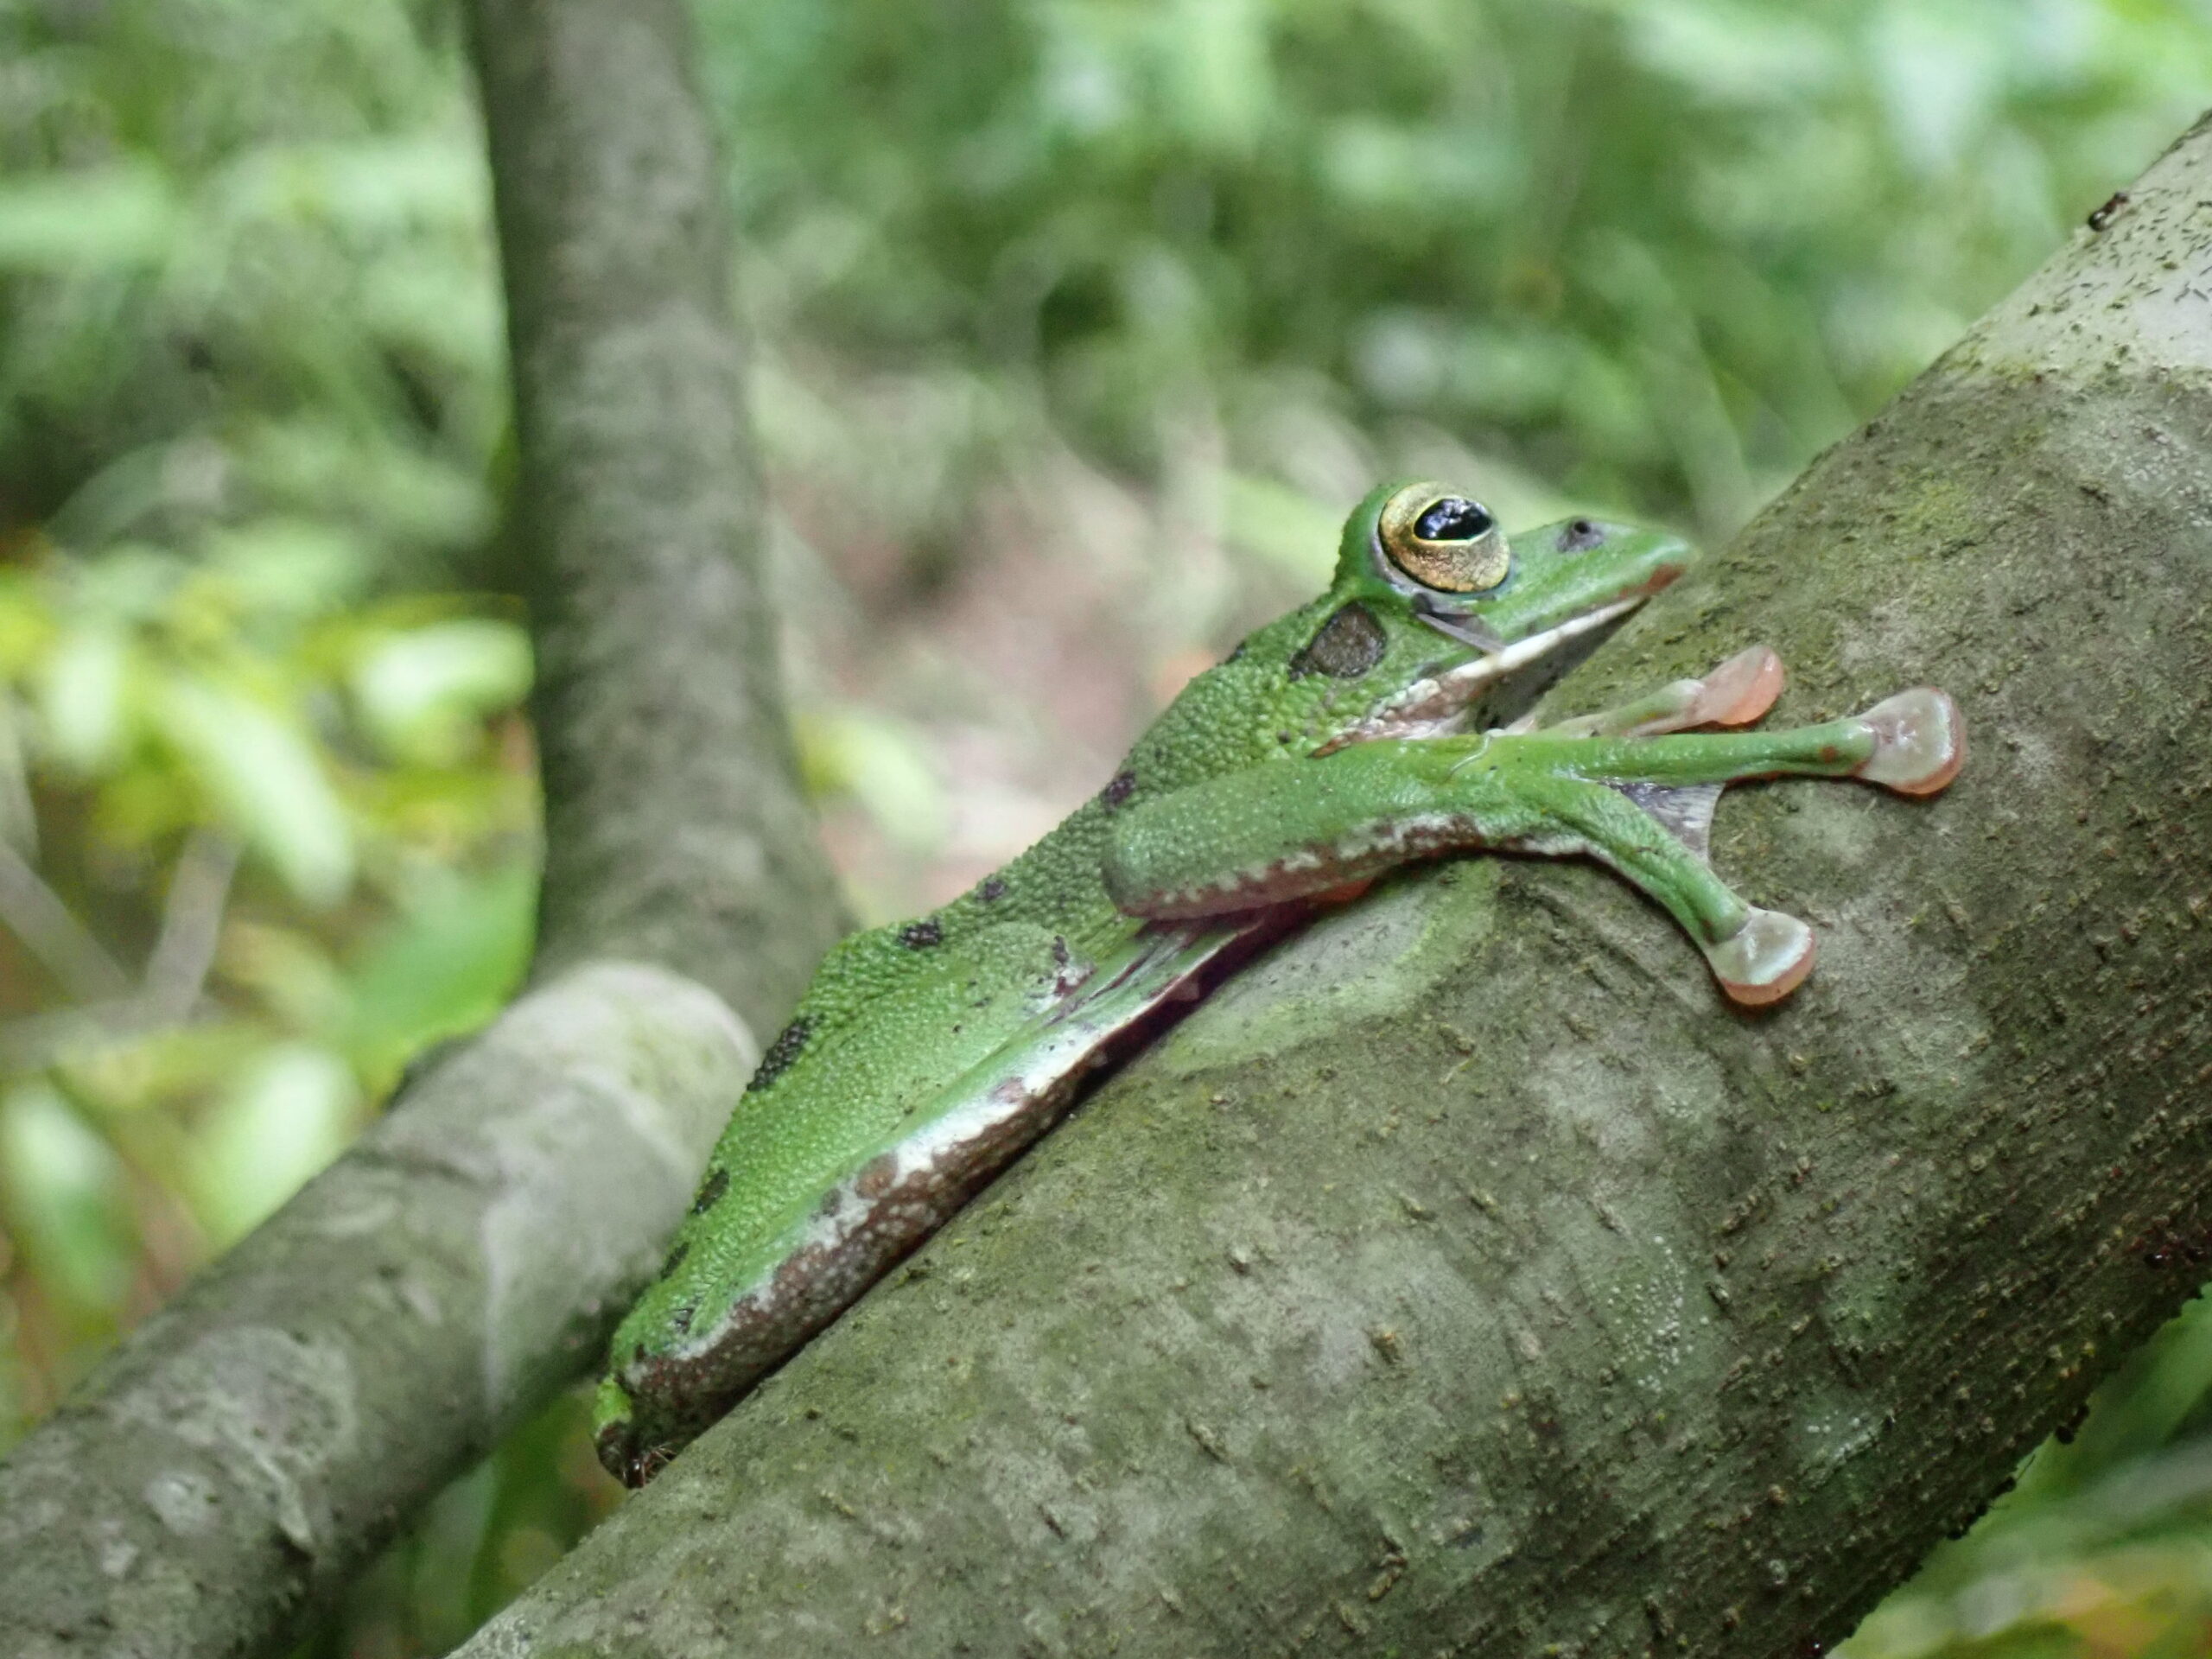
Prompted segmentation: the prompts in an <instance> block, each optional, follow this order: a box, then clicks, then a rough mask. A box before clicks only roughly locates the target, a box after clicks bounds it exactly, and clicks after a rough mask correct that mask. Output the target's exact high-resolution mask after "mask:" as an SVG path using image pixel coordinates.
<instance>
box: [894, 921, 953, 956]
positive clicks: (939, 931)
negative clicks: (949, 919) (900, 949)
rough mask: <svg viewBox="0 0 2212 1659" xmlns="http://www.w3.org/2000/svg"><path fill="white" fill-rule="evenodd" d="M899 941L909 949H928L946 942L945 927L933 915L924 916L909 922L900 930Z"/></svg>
mask: <svg viewBox="0 0 2212 1659" xmlns="http://www.w3.org/2000/svg"><path fill="white" fill-rule="evenodd" d="M899 944H903V945H905V946H906V948H907V949H908V950H928V949H929V948H930V947H931V945H933V944H944V928H942V927H940V926H939V925H938V923H937V921H936V918H933V917H926V916H925V917H924V918H922V919H921V920H920V921H918V922H909V923H907V924H906V926H904V927H902V928H900V929H899Z"/></svg>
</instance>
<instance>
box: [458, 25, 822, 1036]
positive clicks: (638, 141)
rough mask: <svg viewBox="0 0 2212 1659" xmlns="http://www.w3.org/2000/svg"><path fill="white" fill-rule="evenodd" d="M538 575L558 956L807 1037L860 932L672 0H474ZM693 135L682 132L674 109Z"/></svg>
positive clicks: (718, 208)
mask: <svg viewBox="0 0 2212 1659" xmlns="http://www.w3.org/2000/svg"><path fill="white" fill-rule="evenodd" d="M469 15H470V21H471V27H472V35H473V41H474V46H475V50H476V56H477V62H478V68H479V75H480V81H481V84H482V86H483V90H484V106H485V117H486V127H487V129H488V131H489V135H490V139H491V146H492V168H493V181H494V191H495V195H496V199H497V201H498V206H499V240H500V245H501V248H502V249H503V250H504V252H505V272H506V289H507V306H508V319H509V333H510V334H511V336H512V342H513V358H514V365H515V418H516V424H517V429H518V433H519V435H520V438H521V453H522V488H521V519H522V523H523V525H524V529H525V531H526V532H527V535H528V537H529V541H530V544H531V549H532V550H533V553H534V555H535V558H534V560H533V564H532V571H531V582H530V584H529V585H530V596H531V605H532V607H533V620H534V623H535V627H536V632H537V648H538V690H537V729H538V734H539V738H538V741H539V746H540V750H541V754H542V765H543V770H544V776H545V798H546V827H547V833H548V846H547V849H546V859H545V888H544V899H543V914H544V930H543V942H542V944H541V946H540V953H541V961H542V962H543V963H544V964H546V965H548V966H554V965H558V964H559V963H563V962H566V961H569V960H570V959H572V958H573V957H575V956H576V955H577V954H578V953H579V952H582V953H597V952H609V953H612V954H615V955H623V956H636V957H643V958H645V959H647V960H651V961H659V962H671V963H681V964H683V967H684V969H685V971H687V972H689V973H690V974H692V975H693V976H695V977H696V978H698V979H699V980H701V981H702V982H704V983H706V984H708V985H710V986H712V987H713V988H715V990H717V991H719V992H720V993H721V995H723V996H724V998H725V999H727V1000H728V1001H729V1003H730V1004H731V1006H732V1007H735V1008H736V1009H737V1010H738V1011H739V1012H740V1013H741V1014H743V1015H744V1016H745V1017H746V1018H747V1019H748V1020H753V1021H755V1022H756V1023H759V1022H761V1021H765V1020H780V1019H781V1018H782V1017H783V1015H784V1014H785V1013H786V1012H787V1011H788V1009H789V1007H790V1004H791V1001H792V1000H793V997H794V995H795V988H797V987H801V986H804V984H805V982H806V978H807V976H808V975H809V974H810V973H811V972H812V971H813V969H814V964H815V963H816V962H817V961H818V960H819V959H820V957H821V955H822V953H823V951H824V950H827V949H828V948H829V944H830V943H831V942H832V940H833V939H834V938H835V937H836V896H835V887H834V884H833V882H832V880H831V877H830V875H829V867H828V865H827V864H826V862H825V861H823V856H822V854H821V851H820V849H819V846H818V845H817V842H816V841H815V840H814V825H813V820H812V817H811V816H810V813H809V811H808V810H807V808H806V806H805V804H804V802H802V801H801V800H800V799H799V798H798V796H797V795H796V793H795V792H794V791H791V790H790V789H788V788H785V789H763V788H761V787H760V779H761V778H762V777H764V776H765V777H774V778H779V779H787V778H790V777H791V776H793V775H795V772H796V766H795V762H794V760H793V756H792V752H791V737H790V731H789V727H788V724H787V722H786V721H785V717H784V710H783V702H782V692H781V683H780V677H779V664H778V658H777V652H776V634H775V626H774V617H773V615H772V612H771V610H770V608H769V607H768V606H767V604H766V601H765V600H764V598H763V587H762V575H761V571H760V558H759V548H758V538H759V534H760V486H759V483H758V481H757V479H756V475H755V474H756V468H755V467H754V465H753V454H752V450H751V445H750V441H749V438H748V435H747V428H746V424H745V408H746V405H745V385H744V360H743V354H742V352H741V346H740V344H739V340H738V337H737V333H736V329H735V327H734V324H733V322H732V320H731V315H730V309H729V296H730V278H729V270H730V251H729V236H728V227H727V224H726V209H725V207H724V206H723V181H722V175H721V166H720V162H719V160H718V158H717V156H716V151H715V143H714V134H713V131H712V130H711V129H710V128H709V125H708V124H707V122H706V121H705V119H704V118H703V116H702V113H701V111H700V105H699V99H698V95H697V93H696V90H695V89H694V88H693V86H692V85H691V82H690V60H691V57H692V48H691V28H690V18H689V15H688V14H687V13H686V12H685V11H684V10H683V8H682V7H681V6H680V5H677V4H676V3H674V0H648V3H643V4H635V5H631V4H621V3H615V0H473V3H472V4H471V5H470V7H469ZM672 116H673V117H674V118H671V117H672Z"/></svg>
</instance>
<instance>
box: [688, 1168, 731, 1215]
mask: <svg viewBox="0 0 2212 1659" xmlns="http://www.w3.org/2000/svg"><path fill="white" fill-rule="evenodd" d="M728 1191H729V1171H728V1170H726V1169H718V1170H716V1171H715V1172H714V1173H712V1174H711V1175H709V1176H708V1177H707V1179H706V1180H705V1181H704V1182H702V1184H701V1185H700V1187H699V1196H698V1197H697V1198H694V1199H692V1200H691V1213H692V1214H693V1215H695V1216H703V1215H705V1214H706V1213H707V1211H709V1210H711V1209H713V1208H714V1207H715V1205H716V1204H717V1203H719V1202H720V1201H721V1196H722V1194H723V1193H725V1192H728Z"/></svg>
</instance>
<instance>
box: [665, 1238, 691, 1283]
mask: <svg viewBox="0 0 2212 1659" xmlns="http://www.w3.org/2000/svg"><path fill="white" fill-rule="evenodd" d="M690 1254H691V1247H690V1245H689V1244H687V1243H683V1242H682V1241H681V1240H678V1241H677V1244H676V1247H675V1248H674V1249H671V1250H670V1251H669V1253H668V1259H667V1260H666V1261H664V1262H662V1263H661V1264H660V1273H661V1277H662V1278H664V1279H665V1278H666V1277H668V1275H669V1274H671V1273H674V1272H675V1271H676V1270H677V1268H680V1267H682V1266H683V1258H684V1257H685V1256H687V1255H690Z"/></svg>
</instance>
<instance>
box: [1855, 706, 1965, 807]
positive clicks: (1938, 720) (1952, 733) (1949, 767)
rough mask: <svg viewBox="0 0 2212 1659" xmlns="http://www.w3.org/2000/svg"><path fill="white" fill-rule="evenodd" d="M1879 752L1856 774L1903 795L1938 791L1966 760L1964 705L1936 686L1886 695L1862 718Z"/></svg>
mask: <svg viewBox="0 0 2212 1659" xmlns="http://www.w3.org/2000/svg"><path fill="white" fill-rule="evenodd" d="M1859 721H1860V722H1861V723H1862V724H1864V725H1865V726H1866V728H1867V729H1868V730H1869V731H1870V732H1871V733H1872V734H1873V738H1874V752H1873V753H1872V754H1870V755H1868V756H1867V757H1866V760H1863V761H1861V762H1860V763H1859V767H1858V769H1857V771H1856V772H1854V774H1853V775H1854V776H1856V777H1859V778H1864V779H1866V781H1867V782H1868V783H1870V784H1879V785H1882V787H1883V788H1885V789H1889V790H1894V791H1897V793H1898V794H1900V795H1933V794H1935V793H1936V792H1937V791H1940V790H1942V788H1944V787H1945V786H1946V785H1948V784H1949V783H1950V781H1951V779H1954V778H1955V777H1957V776H1958V775H1959V768H1960V767H1961V766H1963V765H1964V764H1965V763H1966V758H1967V743H1966V726H1965V723H1964V722H1963V721H1961V719H1960V717H1959V706H1958V704H1957V703H1955V702H1952V701H1951V699H1950V698H1949V696H1947V695H1945V694H1944V693H1943V692H1941V691H1938V690H1936V689H1935V688H1934V687H1933V686H1926V685H1923V686H1916V687H1914V688H1913V689H1912V690H1910V691H1900V692H1898V693H1897V696H1894V697H1889V698H1885V699H1884V700H1883V701H1882V702H1878V703H1876V704H1875V705H1874V706H1873V707H1872V709H1867V710H1866V712H1865V713H1864V714H1862V715H1859Z"/></svg>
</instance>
